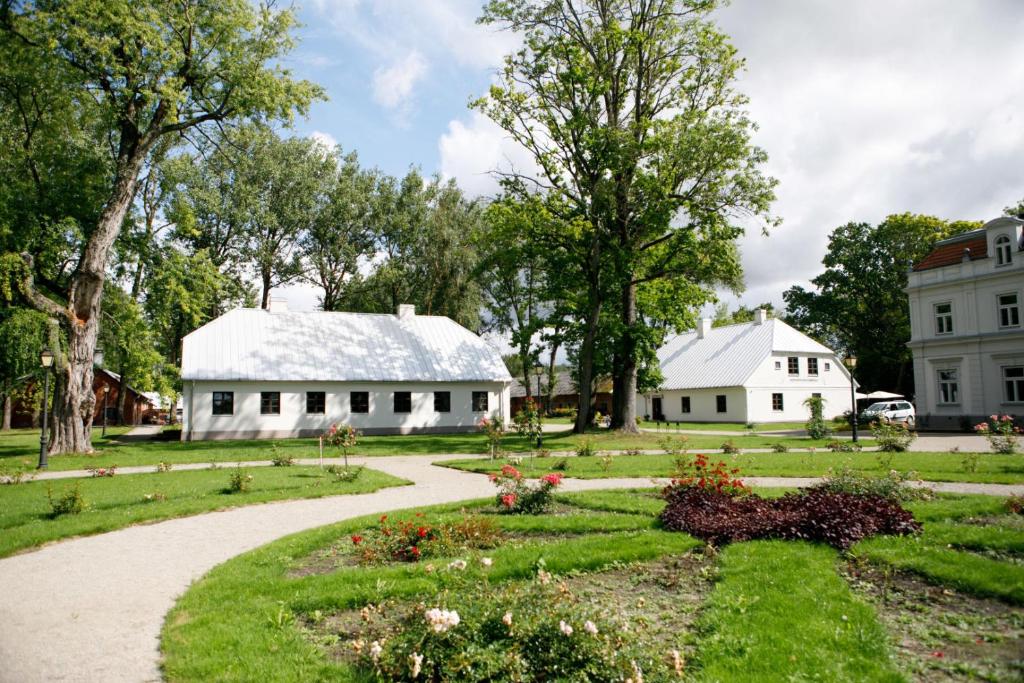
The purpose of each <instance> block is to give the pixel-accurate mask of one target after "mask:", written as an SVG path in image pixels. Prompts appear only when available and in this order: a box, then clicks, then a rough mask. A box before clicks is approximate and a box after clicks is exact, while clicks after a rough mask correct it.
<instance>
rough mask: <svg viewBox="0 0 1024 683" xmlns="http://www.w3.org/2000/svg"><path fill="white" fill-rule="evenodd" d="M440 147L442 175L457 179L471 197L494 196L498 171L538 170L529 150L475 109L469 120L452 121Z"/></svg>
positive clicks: (531, 171)
mask: <svg viewBox="0 0 1024 683" xmlns="http://www.w3.org/2000/svg"><path fill="white" fill-rule="evenodd" d="M437 146H438V151H439V152H440V155H441V175H442V176H444V177H445V178H455V179H456V180H457V181H458V183H459V187H461V188H462V189H463V190H465V191H466V192H467V193H468V194H469V195H470V196H479V195H493V194H495V193H496V192H497V191H498V181H497V178H496V177H495V176H494V174H493V172H494V171H503V172H509V171H513V170H514V171H516V172H517V173H527V174H536V172H537V166H536V164H535V163H534V161H533V158H532V157H531V156H530V154H529V152H527V151H526V149H524V148H523V147H522V146H521V145H519V143H517V142H515V141H514V140H512V139H511V138H509V137H508V134H507V133H505V131H504V130H502V129H501V128H499V127H498V124H496V123H494V122H493V121H491V120H490V119H489V118H487V117H486V116H484V115H483V114H481V113H480V112H472V113H471V114H470V115H469V120H468V121H463V120H460V119H455V120H453V121H451V122H449V123H448V130H447V132H445V133H444V135H442V136H441V138H440V140H438V143H437Z"/></svg>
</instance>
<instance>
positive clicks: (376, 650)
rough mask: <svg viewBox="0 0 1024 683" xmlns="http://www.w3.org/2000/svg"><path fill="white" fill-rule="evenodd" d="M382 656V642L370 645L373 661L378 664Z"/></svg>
mask: <svg viewBox="0 0 1024 683" xmlns="http://www.w3.org/2000/svg"><path fill="white" fill-rule="evenodd" d="M382 654H384V648H382V647H381V646H380V642H379V641H376V640H375V641H373V643H372V644H371V645H370V657H372V658H373V661H374V662H376V661H377V660H378V659H380V656H381V655H382Z"/></svg>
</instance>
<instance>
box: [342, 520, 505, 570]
mask: <svg viewBox="0 0 1024 683" xmlns="http://www.w3.org/2000/svg"><path fill="white" fill-rule="evenodd" d="M349 538H350V540H351V541H352V545H353V546H354V547H355V551H356V555H357V557H358V558H359V561H360V563H362V564H370V565H379V564H384V563H387V562H419V561H420V560H424V559H428V558H431V557H452V556H454V555H457V554H459V553H461V552H465V551H467V550H479V549H483V548H494V547H497V546H498V545H500V544H501V542H502V540H503V539H504V536H503V534H502V532H501V529H499V528H498V527H497V526H496V525H495V524H494V522H493V521H492V520H490V519H487V518H486V517H482V516H480V515H466V514H463V516H462V519H460V520H458V521H455V522H441V523H435V522H431V521H430V519H429V518H428V517H426V516H424V515H423V514H422V513H420V514H417V515H416V516H415V517H414V518H412V519H409V518H405V519H395V520H392V519H391V518H390V517H389V516H388V515H381V516H380V520H379V521H378V524H377V527H376V528H373V529H367V530H366V531H364V532H362V533H358V534H353V535H352V536H350V537H349ZM462 568H465V567H464V566H463V567H462Z"/></svg>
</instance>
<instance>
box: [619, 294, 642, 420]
mask: <svg viewBox="0 0 1024 683" xmlns="http://www.w3.org/2000/svg"><path fill="white" fill-rule="evenodd" d="M636 323H637V312H636V285H635V284H633V283H632V282H629V283H628V284H626V285H623V288H622V324H623V332H622V354H621V357H620V359H619V361H620V362H621V364H622V366H621V375H620V377H621V380H620V382H619V383H618V384H619V385H620V387H617V390H618V391H620V392H622V395H621V396H620V397H619V398H618V400H616V402H615V405H616V406H617V407H618V409H619V414H618V415H616V418H617V419H616V420H615V422H618V424H617V425H615V426H616V427H618V428H619V429H621V430H622V431H624V432H627V433H629V434H639V433H640V428H639V427H638V426H637V424H636V376H637V364H636V336H635V334H634V333H635V331H636Z"/></svg>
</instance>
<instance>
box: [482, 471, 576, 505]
mask: <svg viewBox="0 0 1024 683" xmlns="http://www.w3.org/2000/svg"><path fill="white" fill-rule="evenodd" d="M490 479H491V482H492V483H493V484H494V485H495V486H497V487H498V495H497V496H496V498H495V503H496V504H497V506H498V509H499V510H501V511H502V512H508V513H511V514H520V515H539V514H542V513H544V512H546V511H547V509H548V508H549V507H551V501H552V498H553V496H554V491H555V489H557V488H558V487H559V486H561V485H562V475H561V474H559V473H557V472H552V473H551V474H545V475H544V476H543V477H541V478H540V479H539V480H538V481H537V482H536V483H532V482H530V481H528V480H527V479H526V478H525V477H524V476H523V474H522V472H520V471H519V470H517V469H516V468H515V467H513V466H512V465H504V466H503V467H502V468H501V472H499V473H498V474H492V475H490Z"/></svg>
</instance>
